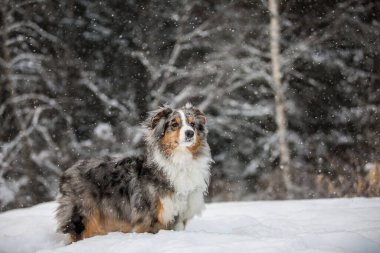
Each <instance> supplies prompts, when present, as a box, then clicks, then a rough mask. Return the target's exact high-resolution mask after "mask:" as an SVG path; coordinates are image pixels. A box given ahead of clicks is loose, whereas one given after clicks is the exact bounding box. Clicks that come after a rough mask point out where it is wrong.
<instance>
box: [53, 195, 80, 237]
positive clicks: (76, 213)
mask: <svg viewBox="0 0 380 253" xmlns="http://www.w3.org/2000/svg"><path fill="white" fill-rule="evenodd" d="M58 203H59V206H58V208H57V214H56V217H57V221H58V229H57V230H58V232H61V233H64V234H70V237H71V241H78V240H80V239H81V234H82V232H83V231H84V229H85V226H84V216H83V215H82V214H81V213H80V209H79V207H78V206H75V205H73V203H72V202H71V201H70V200H69V199H68V198H67V197H65V196H60V197H59V198H58Z"/></svg>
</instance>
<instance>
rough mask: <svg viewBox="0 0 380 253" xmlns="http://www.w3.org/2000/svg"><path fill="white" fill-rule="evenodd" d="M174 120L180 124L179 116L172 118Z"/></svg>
mask: <svg viewBox="0 0 380 253" xmlns="http://www.w3.org/2000/svg"><path fill="white" fill-rule="evenodd" d="M174 120H175V122H177V123H178V124H181V118H180V117H178V116H176V117H175V118H174Z"/></svg>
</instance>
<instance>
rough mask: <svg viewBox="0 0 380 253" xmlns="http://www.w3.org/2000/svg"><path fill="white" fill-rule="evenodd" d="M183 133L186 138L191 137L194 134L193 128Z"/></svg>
mask: <svg viewBox="0 0 380 253" xmlns="http://www.w3.org/2000/svg"><path fill="white" fill-rule="evenodd" d="M185 135H186V137H187V138H191V137H193V136H194V131H193V130H186V132H185Z"/></svg>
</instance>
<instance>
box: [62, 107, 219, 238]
mask: <svg viewBox="0 0 380 253" xmlns="http://www.w3.org/2000/svg"><path fill="white" fill-rule="evenodd" d="M142 128H143V131H144V135H145V147H146V150H145V151H146V152H145V154H144V155H142V156H129V157H124V158H110V157H106V158H104V159H90V160H80V161H78V162H77V163H76V164H74V165H73V166H72V167H70V168H69V169H67V170H66V171H65V172H64V173H63V175H62V177H61V181H60V186H59V190H60V194H59V196H58V199H57V200H58V208H57V214H56V218H57V221H58V231H59V232H62V233H65V234H69V241H70V242H75V241H78V240H82V239H84V238H88V237H92V236H95V235H104V234H107V233H108V232H114V231H120V232H125V233H128V232H136V233H144V232H148V233H157V232H158V231H159V230H161V229H166V230H183V229H185V226H186V223H187V221H188V220H189V219H191V218H192V217H193V216H195V215H198V214H200V213H201V211H202V210H203V209H204V195H205V194H207V188H208V183H209V178H210V164H211V162H212V158H211V153H210V148H209V145H208V143H207V128H206V117H205V115H204V114H203V113H202V112H201V111H200V110H198V109H197V108H196V107H194V106H192V105H191V104H186V105H185V106H184V107H182V108H180V109H173V108H170V107H168V106H164V107H161V108H159V109H158V110H156V111H153V112H151V113H150V114H149V116H148V118H147V119H146V120H145V121H144V122H143V123H142Z"/></svg>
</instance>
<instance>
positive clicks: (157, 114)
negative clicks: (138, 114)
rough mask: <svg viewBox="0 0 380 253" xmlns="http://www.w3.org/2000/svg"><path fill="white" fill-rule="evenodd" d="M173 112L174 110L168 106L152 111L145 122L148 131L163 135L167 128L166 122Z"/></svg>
mask: <svg viewBox="0 0 380 253" xmlns="http://www.w3.org/2000/svg"><path fill="white" fill-rule="evenodd" d="M172 112H173V109H171V108H170V107H168V106H164V107H161V108H160V109H158V110H155V111H152V112H150V113H149V116H148V118H147V119H146V120H145V121H144V122H143V126H144V127H145V128H147V129H150V130H154V133H155V135H162V133H163V130H164V126H165V120H166V119H167V118H168V116H169V115H170V113H172Z"/></svg>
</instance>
